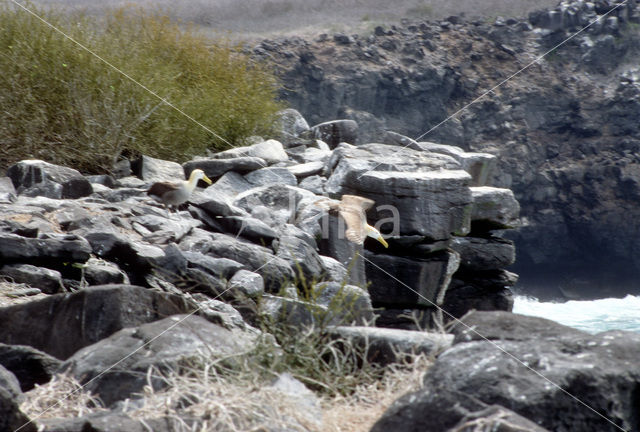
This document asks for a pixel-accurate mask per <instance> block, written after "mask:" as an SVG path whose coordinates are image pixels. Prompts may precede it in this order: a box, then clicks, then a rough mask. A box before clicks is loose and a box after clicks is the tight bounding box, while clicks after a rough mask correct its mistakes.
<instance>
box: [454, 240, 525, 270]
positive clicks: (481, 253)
mask: <svg viewBox="0 0 640 432" xmlns="http://www.w3.org/2000/svg"><path fill="white" fill-rule="evenodd" d="M450 247H451V249H453V250H454V251H456V252H458V253H459V254H460V267H462V268H465V269H468V270H478V271H483V270H495V269H501V268H505V267H508V266H510V265H511V264H513V263H514V262H515V260H516V248H515V246H514V244H513V242H512V241H511V240H506V239H502V238H498V237H489V238H480V237H454V238H453V239H452V241H451V245H450Z"/></svg>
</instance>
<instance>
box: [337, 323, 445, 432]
mask: <svg viewBox="0 0 640 432" xmlns="http://www.w3.org/2000/svg"><path fill="white" fill-rule="evenodd" d="M327 333H328V334H329V335H330V336H332V337H333V338H336V339H346V340H349V341H351V343H352V344H353V345H354V346H357V347H360V348H362V349H365V351H366V355H367V360H369V361H370V362H371V363H376V364H378V365H382V366H385V365H388V364H391V363H403V362H405V361H407V360H409V361H410V360H411V359H412V357H413V356H414V355H420V354H423V355H425V356H428V357H431V356H435V355H436V354H438V353H439V352H440V351H443V350H444V349H446V348H448V347H450V346H451V343H452V342H453V336H452V335H449V334H445V333H427V332H417V331H411V330H399V329H390V328H377V327H360V326H355V327H354V326H349V327H344V326H339V327H330V328H328V329H327ZM389 430H403V429H389Z"/></svg>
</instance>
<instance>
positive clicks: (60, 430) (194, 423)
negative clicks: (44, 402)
mask: <svg viewBox="0 0 640 432" xmlns="http://www.w3.org/2000/svg"><path fill="white" fill-rule="evenodd" d="M37 423H38V426H39V427H41V429H38V431H39V432H86V431H91V432H122V431H127V432H149V430H152V431H153V432H174V431H176V430H180V428H181V427H189V428H198V427H200V422H199V421H198V420H197V419H194V418H191V417H188V418H176V417H155V416H154V418H145V419H137V418H136V419H133V418H131V417H129V416H128V415H127V414H124V413H122V412H121V411H119V409H118V408H115V409H113V410H111V411H98V412H95V413H92V414H87V415H85V416H82V417H75V418H66V419H38V422H37Z"/></svg>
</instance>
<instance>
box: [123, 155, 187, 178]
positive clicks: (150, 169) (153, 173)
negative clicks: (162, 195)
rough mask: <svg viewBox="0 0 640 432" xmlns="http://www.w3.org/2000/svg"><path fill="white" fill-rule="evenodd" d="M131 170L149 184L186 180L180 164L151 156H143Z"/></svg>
mask: <svg viewBox="0 0 640 432" xmlns="http://www.w3.org/2000/svg"><path fill="white" fill-rule="evenodd" d="M131 168H132V170H133V173H134V174H135V175H137V176H138V177H140V178H141V179H142V180H144V181H145V182H148V183H152V182H158V181H170V182H175V181H181V180H184V177H185V172H184V170H183V169H182V166H181V165H180V164H179V163H177V162H173V161H168V160H162V159H156V158H152V157H150V156H144V155H143V156H141V157H140V158H139V159H138V160H136V161H135V162H134V163H133V164H132V165H131ZM188 174H190V173H188Z"/></svg>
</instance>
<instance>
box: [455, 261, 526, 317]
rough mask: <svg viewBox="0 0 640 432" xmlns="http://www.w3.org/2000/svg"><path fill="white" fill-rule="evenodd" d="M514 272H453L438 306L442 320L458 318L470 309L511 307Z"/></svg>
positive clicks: (489, 309) (503, 309)
mask: <svg viewBox="0 0 640 432" xmlns="http://www.w3.org/2000/svg"><path fill="white" fill-rule="evenodd" d="M517 281H518V275H516V274H515V273H511V272H508V271H506V270H487V271H469V272H467V271H462V270H461V271H459V272H457V273H456V274H454V275H453V279H452V280H451V283H450V284H449V288H448V289H447V292H446V294H445V297H444V302H443V303H442V308H443V309H444V310H445V311H446V312H447V314H445V317H444V318H445V321H449V320H450V319H451V318H452V317H455V318H460V317H461V316H463V315H464V314H466V313H467V312H469V311H470V310H473V309H475V310H481V311H494V310H500V311H507V312H511V310H512V309H513V293H512V292H511V289H510V288H511V287H513V286H514V285H515V284H516V282H517Z"/></svg>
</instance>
